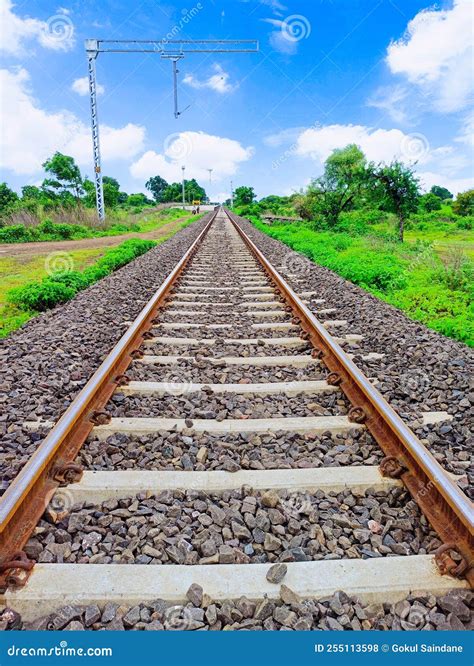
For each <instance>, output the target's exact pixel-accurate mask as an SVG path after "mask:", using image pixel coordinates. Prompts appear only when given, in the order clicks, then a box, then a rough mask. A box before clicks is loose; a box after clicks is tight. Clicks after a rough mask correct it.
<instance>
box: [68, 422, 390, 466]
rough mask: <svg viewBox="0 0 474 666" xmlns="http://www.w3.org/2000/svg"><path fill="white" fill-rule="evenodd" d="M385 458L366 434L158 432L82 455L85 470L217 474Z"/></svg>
mask: <svg viewBox="0 0 474 666" xmlns="http://www.w3.org/2000/svg"><path fill="white" fill-rule="evenodd" d="M382 457H383V453H382V451H381V449H380V447H379V446H378V445H377V443H376V442H375V441H374V439H373V438H372V436H371V435H370V434H369V433H368V432H367V431H365V430H355V429H354V430H351V431H349V432H346V433H344V434H340V435H333V434H331V433H330V432H327V433H324V434H322V435H314V434H312V433H307V434H305V435H299V434H295V433H288V432H276V433H274V434H264V435H257V434H253V435H247V434H240V435H234V434H233V435H226V436H225V437H218V436H216V435H209V434H204V433H203V434H199V435H196V434H194V431H193V430H192V428H189V429H185V430H184V431H183V432H182V433H177V432H167V431H166V432H159V433H156V434H153V435H144V436H141V437H133V436H130V435H125V434H123V433H117V434H114V435H110V436H109V437H107V439H106V440H103V441H101V440H98V439H95V438H94V437H91V438H90V439H89V440H88V441H87V442H86V443H85V444H84V446H83V448H82V449H81V451H80V452H79V455H78V459H77V460H78V462H80V463H81V464H83V465H84V466H85V467H86V469H92V470H113V469H148V470H153V469H155V470H159V469H161V470H187V471H189V470H191V471H192V470H195V471H204V470H213V469H220V470H225V471H227V472H236V471H238V470H239V469H291V468H300V469H301V468H309V467H323V466H324V467H340V466H346V465H377V464H378V463H380V461H381V459H382Z"/></svg>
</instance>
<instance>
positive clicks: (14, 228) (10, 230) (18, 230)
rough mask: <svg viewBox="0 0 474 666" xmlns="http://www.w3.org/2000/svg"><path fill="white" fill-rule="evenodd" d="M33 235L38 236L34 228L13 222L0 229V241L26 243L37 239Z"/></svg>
mask: <svg viewBox="0 0 474 666" xmlns="http://www.w3.org/2000/svg"><path fill="white" fill-rule="evenodd" d="M35 236H38V232H37V231H36V229H34V228H32V227H25V226H23V224H14V225H11V226H9V227H3V228H2V229H0V243H28V242H29V241H32V240H37V238H35Z"/></svg>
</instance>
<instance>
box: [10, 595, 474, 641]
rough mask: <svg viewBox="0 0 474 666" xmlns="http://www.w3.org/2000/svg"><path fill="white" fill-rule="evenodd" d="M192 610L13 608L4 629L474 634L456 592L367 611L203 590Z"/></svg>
mask: <svg viewBox="0 0 474 666" xmlns="http://www.w3.org/2000/svg"><path fill="white" fill-rule="evenodd" d="M187 599H189V601H188V600H187V603H185V604H180V605H175V606H171V605H170V604H168V603H166V602H165V601H164V600H163V599H156V600H155V601H152V602H146V603H141V604H137V605H136V606H118V605H117V604H113V603H108V604H106V605H102V606H100V607H99V606H97V605H92V606H65V607H63V608H60V609H58V610H57V611H56V612H55V613H51V614H50V615H47V616H45V617H43V618H40V619H38V620H35V621H34V622H22V619H21V617H20V616H19V615H18V614H16V613H15V612H14V611H12V610H11V609H8V608H7V609H5V610H4V611H3V613H0V629H6V630H12V629H13V630H20V629H23V630H26V631H28V630H30V631H41V630H44V631H47V630H56V631H57V630H61V629H62V630H65V631H77V630H79V631H82V630H86V631H100V630H104V629H105V630H115V631H130V630H134V631H163V630H165V631H166V630H168V631H197V630H201V631H221V630H222V629H224V628H225V629H227V630H233V631H311V630H313V631H314V630H320V631H344V630H349V631H360V630H371V629H372V630H381V631H387V630H394V631H395V630H398V631H430V630H436V631H450V630H454V631H462V630H469V629H471V630H472V628H473V626H472V620H471V619H470V616H471V614H472V608H473V607H474V600H473V593H472V592H470V591H469V590H461V591H460V590H451V591H450V592H448V593H447V594H445V595H443V596H441V597H435V596H433V595H432V594H430V593H429V592H420V593H418V594H412V595H410V596H408V597H407V598H406V599H403V600H401V601H398V602H397V603H396V604H390V603H384V604H380V603H375V604H369V605H368V604H364V603H362V602H361V601H359V599H357V597H350V596H348V595H347V594H345V593H344V592H336V593H335V594H334V595H332V596H331V597H329V598H327V597H326V598H321V599H300V598H298V595H296V594H295V592H293V590H291V589H290V588H288V586H285V585H284V584H283V585H282V586H281V588H280V593H279V598H278V599H268V598H264V599H258V600H251V599H248V598H247V597H240V599H236V600H226V601H213V600H212V599H211V598H210V597H209V595H207V594H206V592H205V590H203V589H202V588H201V587H200V586H199V585H196V584H193V585H192V586H191V587H190V588H189V590H188V593H187Z"/></svg>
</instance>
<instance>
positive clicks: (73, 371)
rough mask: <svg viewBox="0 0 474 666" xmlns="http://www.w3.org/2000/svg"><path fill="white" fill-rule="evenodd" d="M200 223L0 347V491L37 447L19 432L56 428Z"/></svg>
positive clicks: (35, 321)
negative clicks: (50, 424)
mask: <svg viewBox="0 0 474 666" xmlns="http://www.w3.org/2000/svg"><path fill="white" fill-rule="evenodd" d="M208 219H209V216H206V217H205V218H203V219H202V220H200V221H198V222H196V223H194V224H192V225H190V226H189V227H187V228H186V229H183V230H181V231H179V232H178V233H177V234H176V235H175V236H173V237H172V238H170V239H169V240H167V241H166V242H164V243H162V244H161V245H159V246H158V247H157V248H155V249H153V250H151V251H150V252H148V253H147V254H145V255H143V256H141V257H139V258H138V259H136V260H135V261H133V262H131V263H130V264H128V265H127V266H124V267H123V268H122V269H120V270H118V271H116V272H115V273H114V274H112V275H110V276H109V277H106V278H104V279H103V280H100V282H97V283H96V284H94V285H92V286H91V287H89V288H88V289H86V290H85V291H82V292H80V293H79V294H78V295H77V296H76V297H75V298H74V299H73V300H72V301H70V302H69V303H67V304H65V305H63V306H60V307H57V308H55V309H54V310H50V311H49V312H46V313H44V314H42V315H39V316H38V317H35V318H34V319H32V320H31V321H29V322H28V323H27V324H25V325H24V326H23V327H22V328H21V329H19V330H18V331H15V332H14V333H12V334H11V335H10V336H9V337H8V338H6V339H4V340H0V390H1V395H0V409H1V412H2V414H1V415H0V434H1V438H2V444H1V445H0V469H1V477H2V484H3V485H2V488H3V489H4V488H5V487H6V485H7V484H8V482H9V481H10V480H11V479H12V478H13V477H14V476H15V475H16V474H17V473H18V471H19V470H20V469H21V467H22V466H23V465H24V464H25V462H26V461H27V460H28V458H29V457H30V456H31V454H32V453H33V452H34V450H35V449H36V446H37V440H36V439H35V437H29V436H26V437H25V434H24V433H23V432H22V430H21V424H22V423H23V422H24V421H34V420H37V419H40V418H41V419H48V420H56V419H57V418H58V417H59V416H60V415H61V414H62V413H63V412H64V410H65V409H66V408H67V407H68V405H69V403H70V402H71V400H72V399H73V398H74V397H75V395H76V394H77V393H78V392H79V390H80V389H81V388H82V387H83V386H84V384H85V383H86V382H87V380H88V379H89V377H90V376H91V375H92V374H93V372H94V371H95V370H96V369H97V367H98V366H99V364H100V362H101V361H102V360H103V359H104V357H105V356H106V355H107V353H108V352H109V351H110V350H111V348H112V347H113V345H114V344H115V343H116V342H117V341H118V340H119V338H120V337H121V335H122V334H123V333H124V332H125V331H126V329H127V327H128V325H129V322H130V321H131V320H133V319H134V318H135V317H136V316H137V315H138V313H139V312H140V310H141V309H142V308H143V307H144V305H145V303H146V302H147V300H149V299H150V298H151V296H152V295H153V293H154V292H155V291H156V289H157V288H158V287H159V286H160V284H161V283H162V281H163V280H164V278H165V277H166V276H167V275H168V273H169V272H170V271H171V270H172V268H173V267H174V266H175V265H176V263H177V262H178V261H179V260H180V259H181V257H182V255H183V254H184V252H185V251H186V249H187V248H188V247H189V246H190V245H191V243H192V242H193V241H194V240H195V239H196V237H197V236H198V234H199V233H200V231H201V230H202V229H203V227H204V226H205V224H206V220H208ZM12 451H14V452H15V455H14V457H12V456H11V453H12Z"/></svg>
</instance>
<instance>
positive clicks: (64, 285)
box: [7, 238, 156, 312]
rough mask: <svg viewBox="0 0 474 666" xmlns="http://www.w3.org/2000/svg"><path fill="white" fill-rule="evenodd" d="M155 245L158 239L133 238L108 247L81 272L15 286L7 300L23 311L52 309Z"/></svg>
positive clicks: (53, 276)
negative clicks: (113, 246)
mask: <svg viewBox="0 0 474 666" xmlns="http://www.w3.org/2000/svg"><path fill="white" fill-rule="evenodd" d="M155 245H156V242H155V241H150V240H142V239H140V238H132V239H130V240H127V241H125V242H123V243H121V244H120V245H118V246H117V247H115V248H112V249H110V250H107V251H106V253H105V254H104V255H103V257H101V258H100V259H99V260H98V261H97V262H96V263H95V264H94V265H93V266H90V267H89V268H86V270H84V271H83V272H82V273H81V272H80V271H70V272H68V273H61V274H56V275H52V276H48V277H46V278H43V279H42V280H41V281H40V282H32V283H31V284H28V285H25V286H23V287H16V288H14V289H11V290H10V291H9V292H8V293H7V299H8V301H9V302H10V303H12V304H13V305H16V306H17V307H19V308H21V309H23V310H27V311H32V312H43V311H44V310H49V309H50V308H53V307H54V306H56V305H58V304H59V303H65V302H66V301H69V300H70V299H71V298H74V296H75V295H76V294H77V293H78V292H79V291H82V290H83V289H86V288H87V287H88V286H89V285H91V284H93V283H94V282H97V281H98V280H101V279H102V278H104V277H106V276H107V275H109V274H110V273H112V272H113V271H116V270H117V269H118V268H121V267H122V266H125V264H128V263H129V262H130V261H132V260H133V259H135V258H136V257H138V256H140V255H142V254H144V253H145V252H148V250H150V249H151V248H152V247H154V246H155Z"/></svg>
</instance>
